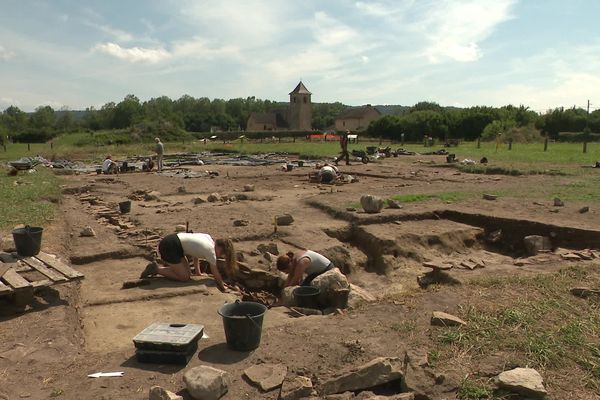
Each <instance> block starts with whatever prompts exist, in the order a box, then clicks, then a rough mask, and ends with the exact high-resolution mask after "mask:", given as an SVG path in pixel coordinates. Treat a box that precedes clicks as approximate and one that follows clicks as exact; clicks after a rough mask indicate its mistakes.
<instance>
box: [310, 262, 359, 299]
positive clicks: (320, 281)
mask: <svg viewBox="0 0 600 400" xmlns="http://www.w3.org/2000/svg"><path fill="white" fill-rule="evenodd" d="M311 286H314V287H317V288H319V291H320V293H319V301H320V303H321V305H323V307H325V308H326V307H330V306H336V304H335V302H336V300H337V294H338V292H337V291H338V290H340V289H350V284H349V283H348V278H346V275H344V274H342V273H341V272H340V270H339V269H338V268H334V269H332V270H330V271H327V272H325V273H323V274H321V275H319V276H317V277H316V278H315V279H313V281H312V282H311Z"/></svg>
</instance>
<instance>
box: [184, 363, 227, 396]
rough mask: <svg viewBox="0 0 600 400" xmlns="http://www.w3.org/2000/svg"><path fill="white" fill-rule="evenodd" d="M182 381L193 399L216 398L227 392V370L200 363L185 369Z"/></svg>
mask: <svg viewBox="0 0 600 400" xmlns="http://www.w3.org/2000/svg"><path fill="white" fill-rule="evenodd" d="M183 382H184V383H185V387H186V388H187V391H188V393H189V394H190V396H192V398H194V399H195V400H218V399H220V398H221V396H223V395H224V394H225V393H227V390H228V386H229V383H230V380H229V376H228V375H227V372H225V371H222V370H220V369H217V368H213V367H209V366H206V365H202V366H200V367H194V368H192V369H189V370H187V371H185V374H183Z"/></svg>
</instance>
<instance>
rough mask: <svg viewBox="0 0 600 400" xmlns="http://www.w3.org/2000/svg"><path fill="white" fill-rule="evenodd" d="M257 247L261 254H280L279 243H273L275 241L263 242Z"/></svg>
mask: <svg viewBox="0 0 600 400" xmlns="http://www.w3.org/2000/svg"><path fill="white" fill-rule="evenodd" d="M256 249H257V250H258V251H259V253H260V254H265V253H271V254H275V255H276V256H278V255H279V249H278V248H277V243H273V242H270V243H269V244H264V243H261V244H259V245H258V246H257V247H256ZM257 255H258V254H257Z"/></svg>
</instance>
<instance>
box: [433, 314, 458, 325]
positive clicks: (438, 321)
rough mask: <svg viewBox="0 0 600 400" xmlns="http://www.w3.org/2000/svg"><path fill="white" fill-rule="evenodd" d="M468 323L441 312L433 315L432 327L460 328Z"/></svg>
mask: <svg viewBox="0 0 600 400" xmlns="http://www.w3.org/2000/svg"><path fill="white" fill-rule="evenodd" d="M466 324H467V323H466V322H465V321H463V320H462V319H460V318H458V317H456V316H454V315H452V314H447V313H445V312H441V311H434V312H433V314H432V315H431V325H437V326H460V325H466Z"/></svg>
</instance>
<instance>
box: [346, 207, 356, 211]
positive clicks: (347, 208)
mask: <svg viewBox="0 0 600 400" xmlns="http://www.w3.org/2000/svg"><path fill="white" fill-rule="evenodd" d="M346 211H350V212H354V211H356V208H354V207H346Z"/></svg>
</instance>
